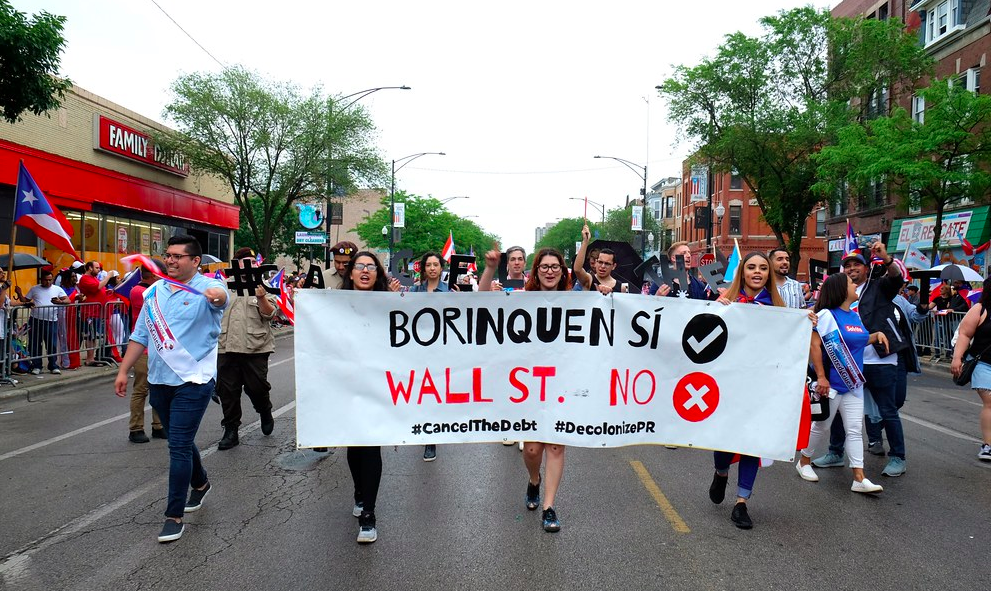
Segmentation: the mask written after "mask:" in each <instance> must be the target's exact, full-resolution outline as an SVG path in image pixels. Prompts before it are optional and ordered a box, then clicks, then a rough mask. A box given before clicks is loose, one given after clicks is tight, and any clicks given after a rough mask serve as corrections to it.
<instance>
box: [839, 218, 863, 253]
mask: <svg viewBox="0 0 991 591" xmlns="http://www.w3.org/2000/svg"><path fill="white" fill-rule="evenodd" d="M851 254H859V255H863V254H864V253H862V252H860V242H858V241H857V234H855V233H854V231H853V224H851V223H850V220H847V221H846V248H844V249H843V257H844V258H846V257H847V256H849V255H851Z"/></svg>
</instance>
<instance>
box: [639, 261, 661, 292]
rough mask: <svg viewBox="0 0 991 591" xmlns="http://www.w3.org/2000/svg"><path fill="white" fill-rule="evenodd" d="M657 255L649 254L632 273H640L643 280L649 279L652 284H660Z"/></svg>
mask: <svg viewBox="0 0 991 591" xmlns="http://www.w3.org/2000/svg"><path fill="white" fill-rule="evenodd" d="M657 263H658V261H657V257H656V256H654V255H651V257H650V258H649V259H647V260H646V261H644V262H642V263H640V264H639V265H638V266H637V268H636V269H635V270H634V273H636V274H637V275H640V276H641V277H643V278H644V279H645V280H647V281H650V282H651V283H653V284H654V285H660V284H661V278H660V277H659V276H658V275H657Z"/></svg>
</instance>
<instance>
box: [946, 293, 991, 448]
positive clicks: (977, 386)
mask: <svg viewBox="0 0 991 591" xmlns="http://www.w3.org/2000/svg"><path fill="white" fill-rule="evenodd" d="M989 306H991V278H989V279H985V280H984V289H983V291H981V299H980V301H978V302H977V303H976V304H974V306H973V307H972V308H971V309H970V311H968V312H967V315H966V316H964V318H963V320H962V321H961V322H960V335H959V337H958V338H957V345H956V347H955V348H954V349H953V363H952V365H950V371H951V372H953V377H957V376H959V375H960V371H961V369H963V362H964V359H965V358H966V359H970V358H972V357H977V358H978V360H979V361H978V362H977V366H976V367H975V368H974V374H973V376H971V378H970V387H971V388H972V389H974V390H976V391H977V395H978V396H979V397H980V398H981V403H982V404H983V407H982V408H981V414H980V424H981V436H982V439H983V441H982V443H981V449H980V451H978V453H977V459H979V460H981V461H983V462H991V322H988V316H989V314H988V310H989V308H988V307H989Z"/></svg>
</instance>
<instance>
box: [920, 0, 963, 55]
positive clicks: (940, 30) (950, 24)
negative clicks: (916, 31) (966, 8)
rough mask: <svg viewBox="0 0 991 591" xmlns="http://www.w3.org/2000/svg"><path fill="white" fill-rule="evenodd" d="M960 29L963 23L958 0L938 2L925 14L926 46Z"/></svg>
mask: <svg viewBox="0 0 991 591" xmlns="http://www.w3.org/2000/svg"><path fill="white" fill-rule="evenodd" d="M961 28H963V22H962V20H961V17H960V0H944V1H943V2H939V3H938V4H935V5H934V6H933V7H932V8H930V9H929V11H928V13H927V14H926V45H929V44H930V43H933V42H935V41H938V40H940V39H942V38H943V37H944V36H946V35H948V34H950V33H952V32H953V31H955V30H958V29H961Z"/></svg>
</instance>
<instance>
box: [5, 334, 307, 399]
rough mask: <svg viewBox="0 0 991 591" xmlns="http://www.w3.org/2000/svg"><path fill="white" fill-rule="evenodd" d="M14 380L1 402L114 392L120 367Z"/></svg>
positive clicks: (17, 376) (45, 373)
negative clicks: (99, 386)
mask: <svg viewBox="0 0 991 591" xmlns="http://www.w3.org/2000/svg"><path fill="white" fill-rule="evenodd" d="M273 332H274V335H275V339H276V340H281V339H284V338H287V337H290V336H292V334H293V327H291V326H285V327H282V328H276V329H274V331H273ZM10 377H11V378H13V379H15V380H17V384H15V385H13V386H12V385H10V384H0V400H5V399H8V398H19V397H24V398H26V399H27V400H31V399H32V397H36V396H39V395H42V394H46V395H47V394H64V393H67V392H71V391H72V390H73V389H74V388H76V387H79V386H89V385H90V384H93V383H96V382H106V384H107V388H108V389H111V390H112V389H113V382H114V378H116V377H117V366H116V365H112V366H109V367H86V366H83V367H78V368H76V369H63V370H62V374H61V375H53V374H50V373H48V371H47V370H46V371H42V373H41V374H39V375H31V374H30V373H24V374H19V373H14V374H11V376H10Z"/></svg>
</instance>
